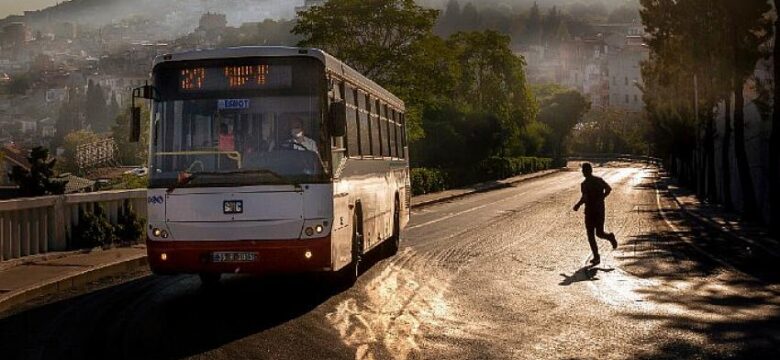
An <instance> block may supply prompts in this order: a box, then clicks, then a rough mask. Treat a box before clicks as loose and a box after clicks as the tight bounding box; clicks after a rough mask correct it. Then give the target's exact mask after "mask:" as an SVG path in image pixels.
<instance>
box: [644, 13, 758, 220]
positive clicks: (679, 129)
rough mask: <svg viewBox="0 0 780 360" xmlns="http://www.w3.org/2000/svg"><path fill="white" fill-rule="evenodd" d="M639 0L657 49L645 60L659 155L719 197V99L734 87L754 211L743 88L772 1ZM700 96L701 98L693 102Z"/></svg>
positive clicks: (744, 174)
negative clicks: (715, 141)
mask: <svg viewBox="0 0 780 360" xmlns="http://www.w3.org/2000/svg"><path fill="white" fill-rule="evenodd" d="M640 3H641V4H642V6H643V9H642V10H641V11H640V14H641V17H642V21H643V23H644V25H645V27H646V29H647V31H648V35H649V36H648V37H647V40H648V41H647V43H648V46H649V48H650V50H651V54H650V60H649V61H647V62H646V63H645V64H643V66H642V76H643V79H644V83H645V85H644V89H643V90H644V100H645V103H646V108H647V117H648V119H649V121H650V126H651V127H650V129H651V142H652V144H653V147H654V149H655V153H656V155H658V156H661V157H664V158H666V159H669V160H670V163H674V164H676V165H677V166H675V167H672V169H671V171H672V172H673V174H675V175H679V176H680V178H681V180H682V182H683V183H685V184H690V185H695V186H696V188H697V190H699V194H700V195H702V196H704V197H707V198H708V199H710V200H717V197H718V196H719V195H718V193H719V192H718V191H717V186H715V184H714V179H715V173H714V168H715V165H714V158H715V155H714V153H715V147H714V140H713V139H714V137H715V136H716V133H715V129H716V126H715V124H714V123H715V120H716V114H717V110H718V108H719V106H720V104H721V103H722V102H723V101H729V102H730V101H731V99H732V95H733V98H734V108H733V109H734V116H733V120H734V142H735V146H734V150H735V157H736V164H737V167H738V168H739V173H740V184H741V186H742V187H743V196H742V198H743V199H745V208H746V211H745V212H746V213H752V212H754V210H753V209H751V208H753V207H754V206H753V203H754V201H753V200H752V199H754V198H755V197H754V195H753V189H752V179H751V171H750V167H749V164H748V161H747V154H746V152H745V146H744V145H745V138H744V125H745V124H744V101H745V99H744V94H743V90H744V87H745V84H746V82H747V80H748V79H749V77H750V76H751V75H752V74H753V73H754V72H755V69H756V63H757V62H758V61H759V60H760V59H761V58H762V57H764V56H765V55H766V50H767V49H766V46H765V45H766V44H767V43H768V41H769V40H770V39H771V38H772V35H773V28H772V25H771V18H772V16H770V14H769V12H770V11H771V10H772V9H771V6H770V4H769V3H768V2H767V1H765V0H745V1H731V0H715V1H712V0H679V1H658V0H641V1H640ZM694 77H695V79H696V80H697V81H695V82H694ZM697 95H698V96H697ZM696 97H698V99H699V101H698V103H694V99H695V98H696ZM697 109H698V113H697ZM726 119H727V120H729V121H730V117H728V116H727V117H726ZM725 140H726V142H725V144H724V148H728V146H729V143H728V141H729V139H728V138H726V139H725ZM697 154H703V156H699V155H697ZM697 156H698V157H703V159H701V158H699V159H697ZM705 175H706V176H705ZM705 178H706V180H707V183H706V184H705V181H704V180H705Z"/></svg>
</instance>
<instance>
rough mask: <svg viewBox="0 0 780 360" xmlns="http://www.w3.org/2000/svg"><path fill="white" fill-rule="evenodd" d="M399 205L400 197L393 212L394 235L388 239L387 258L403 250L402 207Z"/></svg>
mask: <svg viewBox="0 0 780 360" xmlns="http://www.w3.org/2000/svg"><path fill="white" fill-rule="evenodd" d="M399 205H400V204H399V202H398V197H396V198H395V207H394V210H393V235H392V236H391V237H390V238H389V239H387V246H386V249H387V253H386V254H387V257H391V256H394V255H395V254H398V250H399V249H400V248H401V207H400V206H399Z"/></svg>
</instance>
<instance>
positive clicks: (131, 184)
mask: <svg viewBox="0 0 780 360" xmlns="http://www.w3.org/2000/svg"><path fill="white" fill-rule="evenodd" d="M147 187H149V176H137V175H133V174H123V175H122V178H121V179H120V180H119V182H117V183H116V184H112V185H111V186H110V187H109V189H111V190H131V189H145V188H147Z"/></svg>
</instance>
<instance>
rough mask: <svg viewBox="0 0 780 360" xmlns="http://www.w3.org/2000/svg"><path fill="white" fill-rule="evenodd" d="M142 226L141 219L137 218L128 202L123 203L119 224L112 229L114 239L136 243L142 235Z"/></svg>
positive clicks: (143, 224)
mask: <svg viewBox="0 0 780 360" xmlns="http://www.w3.org/2000/svg"><path fill="white" fill-rule="evenodd" d="M144 226H145V223H144V221H143V219H140V218H139V217H138V214H137V213H136V212H135V210H134V209H133V207H132V205H130V202H129V201H125V204H124V206H123V208H122V214H121V216H120V217H119V223H118V224H117V226H116V228H115V229H114V232H115V234H116V238H117V239H119V240H120V241H122V242H130V243H134V242H137V241H138V240H139V239H140V238H141V235H143V233H144Z"/></svg>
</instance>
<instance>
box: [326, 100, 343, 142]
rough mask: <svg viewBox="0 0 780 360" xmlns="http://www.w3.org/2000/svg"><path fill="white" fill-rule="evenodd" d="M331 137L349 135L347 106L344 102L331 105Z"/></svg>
mask: <svg viewBox="0 0 780 360" xmlns="http://www.w3.org/2000/svg"><path fill="white" fill-rule="evenodd" d="M329 117H330V119H329V120H330V135H331V136H333V137H340V136H344V135H346V133H347V104H346V103H345V102H344V101H341V100H340V101H335V102H333V103H331V104H330V116H329Z"/></svg>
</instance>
